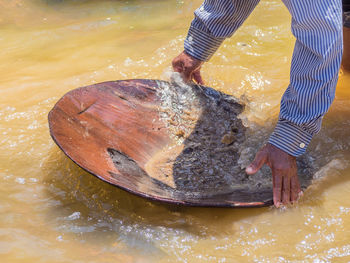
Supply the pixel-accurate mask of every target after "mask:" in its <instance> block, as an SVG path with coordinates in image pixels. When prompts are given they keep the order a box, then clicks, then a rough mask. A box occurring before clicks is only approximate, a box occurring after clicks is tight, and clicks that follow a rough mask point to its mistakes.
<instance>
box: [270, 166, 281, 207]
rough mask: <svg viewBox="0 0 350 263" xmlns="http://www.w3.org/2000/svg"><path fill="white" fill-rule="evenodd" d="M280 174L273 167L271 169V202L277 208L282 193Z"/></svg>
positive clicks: (279, 204)
mask: <svg viewBox="0 0 350 263" xmlns="http://www.w3.org/2000/svg"><path fill="white" fill-rule="evenodd" d="M282 179H283V177H282V175H281V174H280V172H278V171H276V170H275V169H273V170H272V183H273V203H274V204H275V206H276V207H277V208H278V207H280V206H281V201H282V200H281V195H282Z"/></svg>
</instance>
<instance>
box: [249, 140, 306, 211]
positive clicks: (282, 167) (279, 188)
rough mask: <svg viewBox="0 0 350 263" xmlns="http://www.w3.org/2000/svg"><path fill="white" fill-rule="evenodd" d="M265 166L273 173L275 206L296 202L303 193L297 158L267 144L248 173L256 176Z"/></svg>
mask: <svg viewBox="0 0 350 263" xmlns="http://www.w3.org/2000/svg"><path fill="white" fill-rule="evenodd" d="M264 164H267V165H268V166H269V167H270V168H271V171H272V179H273V202H274V204H275V206H276V207H280V206H281V205H282V204H284V205H287V204H289V203H294V202H296V201H297V200H298V199H299V196H300V195H301V194H302V191H301V188H300V184H299V178H298V175H297V163H296V159H295V157H294V156H292V155H290V154H288V153H286V152H284V151H282V150H280V149H279V148H277V147H275V146H273V145H272V144H267V145H265V146H264V147H263V148H261V149H260V151H259V152H258V153H257V154H256V156H255V159H254V161H253V162H252V163H251V164H250V165H249V166H248V167H247V168H246V173H247V174H255V173H256V172H257V171H259V170H260V168H261V167H262V166H263V165H264Z"/></svg>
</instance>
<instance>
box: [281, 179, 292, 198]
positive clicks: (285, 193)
mask: <svg viewBox="0 0 350 263" xmlns="http://www.w3.org/2000/svg"><path fill="white" fill-rule="evenodd" d="M282 203H283V204H284V205H288V204H289V203H290V177H289V176H288V175H284V176H283V184H282Z"/></svg>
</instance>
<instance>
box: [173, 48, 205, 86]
mask: <svg viewBox="0 0 350 263" xmlns="http://www.w3.org/2000/svg"><path fill="white" fill-rule="evenodd" d="M202 64H203V61H200V60H198V59H196V58H194V57H191V56H190V55H188V54H186V53H185V51H184V52H182V53H181V54H180V55H178V56H177V57H176V58H174V60H173V69H174V71H176V72H179V73H181V74H182V76H183V78H184V80H185V82H190V81H191V80H194V81H195V82H197V83H198V84H201V85H203V84H204V82H203V79H202V76H201V73H200V70H201V66H202Z"/></svg>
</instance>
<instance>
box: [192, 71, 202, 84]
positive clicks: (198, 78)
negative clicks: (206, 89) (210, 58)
mask: <svg viewBox="0 0 350 263" xmlns="http://www.w3.org/2000/svg"><path fill="white" fill-rule="evenodd" d="M193 79H194V80H195V81H196V82H197V83H198V84H199V85H204V81H203V79H202V76H201V72H200V69H198V70H196V71H195V72H193Z"/></svg>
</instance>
